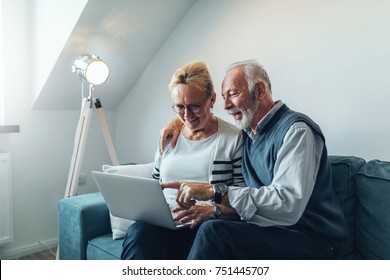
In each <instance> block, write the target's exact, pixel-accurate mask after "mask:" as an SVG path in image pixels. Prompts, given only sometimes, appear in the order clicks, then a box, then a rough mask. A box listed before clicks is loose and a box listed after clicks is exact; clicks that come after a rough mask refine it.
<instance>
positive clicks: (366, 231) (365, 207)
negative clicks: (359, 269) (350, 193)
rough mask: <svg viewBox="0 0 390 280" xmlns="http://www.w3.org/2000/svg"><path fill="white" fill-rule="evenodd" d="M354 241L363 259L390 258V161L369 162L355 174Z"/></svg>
mask: <svg viewBox="0 0 390 280" xmlns="http://www.w3.org/2000/svg"><path fill="white" fill-rule="evenodd" d="M355 180H356V195H357V198H358V200H359V204H358V207H357V210H356V216H357V222H356V241H357V246H358V249H359V251H360V254H361V256H362V257H363V258H364V259H387V260H388V259H390V215H389V213H390V162H385V161H379V160H372V161H369V162H367V164H365V165H364V166H363V167H362V168H361V169H360V171H359V172H358V174H357V175H356V179H355Z"/></svg>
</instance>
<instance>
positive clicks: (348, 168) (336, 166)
mask: <svg viewBox="0 0 390 280" xmlns="http://www.w3.org/2000/svg"><path fill="white" fill-rule="evenodd" d="M329 161H330V164H331V166H332V181H333V189H334V191H335V193H336V195H337V198H338V199H339V202H340V205H341V208H342V210H343V212H344V216H345V218H346V220H347V226H348V229H349V233H350V238H348V239H347V240H346V241H344V242H343V243H342V244H341V245H340V247H339V253H340V258H343V259H344V258H348V259H352V258H359V256H357V255H358V253H357V249H356V246H355V244H356V242H355V240H356V234H355V232H356V204H357V197H356V190H355V189H356V187H355V181H354V176H355V174H356V173H357V172H358V171H359V170H360V168H361V167H362V166H363V165H364V164H365V161H364V159H362V158H358V157H353V156H329Z"/></svg>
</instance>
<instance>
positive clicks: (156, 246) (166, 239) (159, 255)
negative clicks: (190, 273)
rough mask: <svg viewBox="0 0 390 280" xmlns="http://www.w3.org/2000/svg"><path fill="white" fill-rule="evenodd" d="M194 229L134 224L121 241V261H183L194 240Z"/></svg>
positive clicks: (141, 223)
mask: <svg viewBox="0 0 390 280" xmlns="http://www.w3.org/2000/svg"><path fill="white" fill-rule="evenodd" d="M196 231H197V230H196V229H193V230H192V229H189V228H182V229H178V230H170V229H166V228H161V227H157V226H154V225H151V224H148V223H144V222H135V223H134V224H132V225H131V226H130V227H129V229H128V230H127V234H126V237H125V239H124V240H123V245H122V247H123V249H122V255H121V258H122V259H123V260H185V259H186V258H187V256H188V253H189V251H190V249H191V246H192V243H193V241H194V239H195V235H196Z"/></svg>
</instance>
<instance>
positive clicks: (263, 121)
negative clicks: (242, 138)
mask: <svg viewBox="0 0 390 280" xmlns="http://www.w3.org/2000/svg"><path fill="white" fill-rule="evenodd" d="M283 105H284V103H283V101H281V100H278V101H276V102H275V106H274V107H273V108H272V109H271V110H270V111H269V112H268V113H267V114H266V115H265V116H264V117H263V118H262V119H261V120H260V121H259V122H258V123H257V125H256V133H253V132H252V130H251V129H249V128H245V129H244V131H245V132H246V133H247V134H248V136H249V137H250V138H251V139H253V138H254V137H255V135H256V134H257V133H258V132H259V131H261V130H262V129H263V127H264V126H265V125H266V124H267V123H268V122H269V120H270V119H271V118H272V117H273V116H274V115H275V114H276V112H277V111H278V110H279V109H280V107H282V106H283Z"/></svg>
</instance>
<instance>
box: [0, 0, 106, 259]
mask: <svg viewBox="0 0 390 280" xmlns="http://www.w3.org/2000/svg"><path fill="white" fill-rule="evenodd" d="M61 1H65V2H66V0H61ZM3 3H4V5H3V9H4V16H5V18H4V24H5V26H4V34H3V35H4V43H5V45H4V52H5V53H6V55H5V58H4V65H5V67H4V69H5V79H4V91H5V100H4V102H5V121H6V123H8V124H19V125H20V133H14V134H0V150H1V151H8V152H10V154H11V164H12V165H11V177H12V179H11V186H12V205H13V209H12V211H13V222H14V235H15V236H14V242H13V243H10V244H7V245H2V246H0V259H9V258H15V257H18V256H22V255H25V254H28V253H32V252H34V251H40V250H43V249H46V245H45V244H48V245H49V246H53V245H55V244H56V242H57V201H58V200H59V199H60V198H62V197H63V196H64V194H65V187H66V182H67V176H68V172H69V167H70V160H71V156H72V152H73V150H72V149H73V142H74V136H75V131H76V126H77V122H78V118H79V114H80V113H79V112H78V111H33V110H32V109H31V96H32V95H33V87H32V86H31V84H33V82H32V81H31V79H34V75H33V74H32V73H34V69H36V68H37V67H38V65H36V64H34V63H33V64H30V58H31V56H32V55H33V54H34V53H37V52H36V50H34V47H33V46H34V45H35V44H34V42H35V40H36V39H37V38H35V37H34V34H37V33H39V31H37V30H35V29H34V28H38V26H34V25H33V24H31V23H33V22H34V20H33V17H34V16H38V15H37V14H34V12H33V9H32V8H33V6H32V5H33V3H34V2H33V1H30V0H3ZM69 8H70V7H69ZM30 9H32V10H30ZM62 9H63V10H62V12H66V10H65V9H64V7H62ZM40 12H42V13H49V12H53V11H52V10H50V9H49V10H44V9H43V10H40ZM57 39H59V38H55V37H53V36H51V37H48V38H46V41H45V42H46V44H45V46H46V48H50V47H51V44H53V45H56V44H57V43H58V42H57V41H56V40H57ZM40 45H41V47H42V46H43V44H40ZM41 51H44V49H43V50H41ZM35 63H38V62H36V61H35ZM30 70H31V71H30ZM53 94H55V89H53ZM106 117H107V119H108V122H109V125H110V128H111V129H113V125H112V124H113V114H112V112H106ZM87 143H88V147H87V149H86V151H85V156H84V163H83V166H82V170H81V172H82V173H85V174H86V176H87V178H86V180H87V181H86V184H85V185H81V186H80V187H79V193H86V192H92V191H97V188H96V186H95V184H94V182H93V181H92V178H91V176H90V171H91V170H93V169H100V168H101V164H102V163H107V162H109V156H108V152H107V148H106V147H105V144H104V138H103V135H102V133H101V132H100V128H99V125H98V121H97V116H96V115H95V116H94V117H93V119H92V125H91V128H90V133H89V136H88V141H87Z"/></svg>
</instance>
